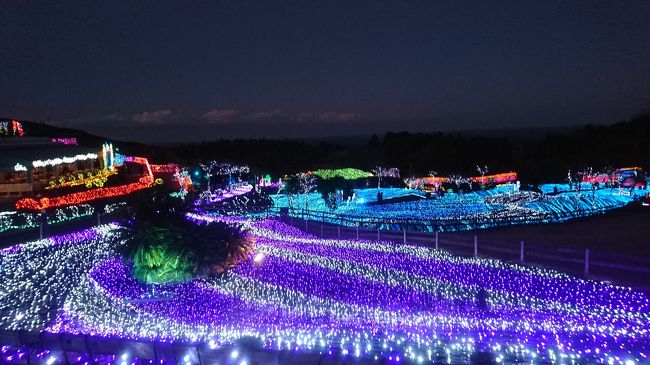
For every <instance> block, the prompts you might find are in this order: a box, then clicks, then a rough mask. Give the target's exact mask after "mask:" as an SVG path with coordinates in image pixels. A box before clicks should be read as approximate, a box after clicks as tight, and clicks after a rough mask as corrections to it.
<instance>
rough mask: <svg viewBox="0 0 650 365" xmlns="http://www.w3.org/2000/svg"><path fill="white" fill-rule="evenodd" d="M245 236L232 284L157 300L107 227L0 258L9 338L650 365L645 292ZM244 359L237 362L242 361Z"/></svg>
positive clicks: (402, 250)
mask: <svg viewBox="0 0 650 365" xmlns="http://www.w3.org/2000/svg"><path fill="white" fill-rule="evenodd" d="M189 216H190V217H191V218H192V219H195V220H199V221H214V220H224V221H227V222H237V223H245V224H247V225H249V227H250V228H251V229H252V230H253V232H254V234H255V235H256V236H257V242H256V246H257V252H256V253H255V254H254V255H253V256H252V257H251V258H250V260H249V261H247V262H245V263H244V264H242V265H240V266H238V267H236V268H235V269H234V270H233V271H232V272H231V273H229V274H227V275H226V276H224V277H223V278H220V279H218V278H212V279H208V278H204V279H197V280H194V281H191V282H188V283H183V284H175V285H165V286H156V287H154V286H149V285H144V284H142V283H140V282H138V281H137V280H136V279H135V278H134V277H133V276H132V275H131V273H130V268H129V266H128V264H125V262H124V261H123V260H121V259H120V258H119V256H117V255H116V253H115V252H116V249H117V248H118V247H119V246H120V245H121V244H122V243H123V241H122V237H121V234H120V229H119V227H117V226H114V225H108V226H102V227H98V228H96V229H93V230H86V231H83V232H80V233H77V234H73V235H67V236H61V237H56V238H52V239H49V240H43V241H37V242H33V243H28V244H25V245H20V246H14V247H10V248H8V249H5V250H3V251H2V252H1V253H0V260H1V261H0V262H1V265H0V279H1V280H0V313H2V315H1V317H0V328H6V329H13V330H28V331H43V330H45V331H50V332H56V333H72V334H75V333H85V334H87V333H92V334H94V335H102V336H117V337H120V338H124V339H145V338H149V339H164V340H166V341H193V342H205V343H206V344H209V346H210V347H211V348H216V347H218V346H220V345H222V344H228V343H231V342H233V341H235V340H237V339H239V338H242V337H246V336H249V337H255V338H257V339H259V340H260V341H261V342H262V343H263V344H264V346H265V347H266V348H269V349H280V350H293V351H305V352H316V353H323V354H328V353H336V354H340V355H342V356H344V357H345V356H348V357H351V358H356V357H364V358H370V359H372V358H378V359H379V358H381V359H383V360H385V361H387V362H392V361H397V359H398V358H399V359H401V360H405V359H408V360H410V361H411V362H415V363H420V362H422V363H424V362H426V363H431V362H434V363H439V362H445V363H464V362H468V361H469V358H470V356H471V355H472V354H474V353H475V352H477V351H480V352H489V353H491V354H492V356H493V358H494V359H495V360H496V361H497V362H504V363H558V364H568V363H594V362H596V363H613V364H622V365H628V364H637V363H645V362H647V361H648V358H647V356H648V355H647V354H648V350H649V349H650V340H649V339H650V336H649V335H650V303H649V301H648V298H647V296H646V295H645V294H643V293H642V292H638V291H635V290H632V289H629V288H622V287H615V286H611V285H609V284H606V283H599V282H595V281H589V280H581V279H576V278H573V277H571V276H569V275H566V274H562V273H558V272H555V271H552V270H546V269H539V268H533V267H524V266H520V265H513V264H507V263H504V262H501V261H497V260H487V259H477V258H460V257H455V256H452V255H450V254H447V253H445V252H442V251H435V250H429V249H427V248H422V247H414V246H408V245H393V244H391V243H387V242H373V241H359V240H325V239H318V238H316V237H313V236H311V235H308V234H304V233H302V232H300V231H298V230H297V229H295V228H292V227H289V226H286V225H284V224H282V223H280V222H278V221H273V220H264V221H257V222H252V221H246V220H244V219H242V218H237V217H229V218H222V217H215V216H212V215H200V214H190V215H189ZM244 355H245V354H244V353H242V352H241V351H239V352H238V353H237V354H235V355H232V356H233V358H238V357H240V356H244Z"/></svg>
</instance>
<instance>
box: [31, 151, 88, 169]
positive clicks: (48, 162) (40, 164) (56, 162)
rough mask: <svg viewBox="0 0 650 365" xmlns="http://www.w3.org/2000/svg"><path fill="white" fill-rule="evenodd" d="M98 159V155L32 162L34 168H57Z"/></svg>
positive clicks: (81, 155) (80, 155)
mask: <svg viewBox="0 0 650 365" xmlns="http://www.w3.org/2000/svg"><path fill="white" fill-rule="evenodd" d="M95 159H97V154H96V153H86V154H79V155H75V156H66V157H57V158H53V159H49V160H36V161H32V166H34V167H44V166H56V165H60V164H64V163H73V162H75V161H85V160H95Z"/></svg>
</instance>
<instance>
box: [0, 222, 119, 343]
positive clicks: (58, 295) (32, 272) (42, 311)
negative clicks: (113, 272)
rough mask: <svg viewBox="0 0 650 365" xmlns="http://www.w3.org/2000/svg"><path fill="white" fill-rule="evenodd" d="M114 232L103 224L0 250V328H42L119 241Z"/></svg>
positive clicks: (112, 228) (29, 329)
mask: <svg viewBox="0 0 650 365" xmlns="http://www.w3.org/2000/svg"><path fill="white" fill-rule="evenodd" d="M116 230H117V226H114V225H104V226H99V227H96V228H93V229H87V230H84V231H80V232H77V233H74V234H68V235H63V236H57V237H54V238H49V239H45V240H40V241H35V242H30V243H26V244H22V245H17V246H12V247H9V248H5V249H2V250H1V251H0V277H1V278H2V280H0V328H4V329H10V330H28V331H39V330H42V329H43V328H44V327H45V326H46V325H47V324H48V323H49V322H50V321H52V320H53V319H54V318H55V316H56V311H57V308H60V307H61V306H62V305H63V301H64V300H65V297H66V294H67V292H68V291H69V290H70V289H71V288H73V287H75V286H76V285H77V283H78V282H79V281H80V280H81V279H82V278H83V277H84V276H85V273H86V272H87V271H88V270H90V269H92V267H93V266H94V265H95V264H97V262H99V261H100V260H102V259H106V258H108V257H109V256H110V255H111V253H112V252H113V248H114V247H117V245H118V244H119V243H120V242H119V241H118V240H117V237H118V236H117V232H116Z"/></svg>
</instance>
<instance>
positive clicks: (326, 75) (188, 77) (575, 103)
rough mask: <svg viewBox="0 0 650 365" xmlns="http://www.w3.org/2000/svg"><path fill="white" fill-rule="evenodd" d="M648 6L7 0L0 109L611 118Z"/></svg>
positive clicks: (177, 131)
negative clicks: (37, 0)
mask: <svg viewBox="0 0 650 365" xmlns="http://www.w3.org/2000/svg"><path fill="white" fill-rule="evenodd" d="M648 19H650V1H647V0H642V1H622V0H619V1H595V0H589V1H568V0H563V1H500V2H491V1H391V2H387V1H376V0H375V1H350V0H347V1H331V0H330V1H323V2H317V1H287V0H283V1H278V2H271V1H267V2H263V1H255V2H248V1H242V0H236V1H228V2H224V1H221V2H218V1H180V0H179V1H150V2H149V1H75V2H72V1H39V2H36V1H18V0H15V1H12V0H5V1H2V2H1V6H0V51H1V53H2V60H1V61H0V62H1V66H0V70H1V71H0V115H3V116H8V117H15V118H20V119H28V120H45V119H48V118H49V119H51V121H52V122H54V123H56V124H59V125H67V126H75V127H80V128H83V129H87V130H90V131H94V132H100V133H105V134H109V135H110V136H113V137H121V138H129V139H140V140H146V141H172V140H175V139H182V140H188V139H197V140H198V139H209V138H216V137H220V136H226V137H231V136H270V137H278V136H289V137H292V136H312V135H321V136H326V135H327V136H331V135H346V134H365V133H372V132H382V131H385V130H402V129H409V130H418V131H436V130H459V129H460V130H463V129H483V128H496V127H527V126H558V125H578V124H584V123H588V122H594V123H607V122H613V121H616V120H620V119H624V118H627V117H629V116H630V115H632V114H634V113H637V112H639V111H641V110H643V109H645V108H647V107H648V105H649V102H650V86H649V85H650V70H649V67H650V21H648ZM161 126H164V127H165V128H161Z"/></svg>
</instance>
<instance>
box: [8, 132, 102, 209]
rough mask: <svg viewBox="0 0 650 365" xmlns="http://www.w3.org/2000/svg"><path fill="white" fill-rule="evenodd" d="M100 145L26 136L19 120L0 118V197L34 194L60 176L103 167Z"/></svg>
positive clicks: (12, 197) (37, 193) (11, 197)
mask: <svg viewBox="0 0 650 365" xmlns="http://www.w3.org/2000/svg"><path fill="white" fill-rule="evenodd" d="M102 160H103V158H102V153H101V150H100V149H99V148H96V149H95V148H86V147H80V146H77V145H73V144H65V143H57V142H53V141H52V140H51V139H50V138H39V137H26V136H25V132H24V131H23V128H22V125H21V123H20V122H18V121H15V120H11V121H8V120H0V199H2V200H12V199H16V198H19V197H22V196H37V195H39V194H40V193H41V192H42V191H43V190H44V189H46V188H47V187H48V186H50V185H51V184H52V183H53V182H56V181H58V180H59V179H60V178H61V177H66V176H70V175H73V174H75V175H76V174H79V173H86V172H90V171H93V170H94V169H97V168H102V167H103V166H102V164H103V162H102Z"/></svg>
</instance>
